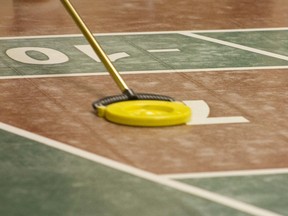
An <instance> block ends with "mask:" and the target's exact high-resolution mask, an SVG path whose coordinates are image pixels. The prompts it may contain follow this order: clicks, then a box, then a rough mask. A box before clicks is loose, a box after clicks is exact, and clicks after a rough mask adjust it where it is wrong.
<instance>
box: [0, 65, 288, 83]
mask: <svg viewBox="0 0 288 216" xmlns="http://www.w3.org/2000/svg"><path fill="white" fill-rule="evenodd" d="M277 69H278V70H281V69H288V66H263V67H229V68H200V69H179V70H178V69H177V70H151V71H120V73H121V74H159V73H198V72H222V71H231V72H233V73H237V71H245V70H247V71H248V70H277ZM103 75H105V76H106V75H109V73H108V72H90V73H72V74H43V75H22V76H19V75H15V76H0V80H1V79H2V80H5V79H33V78H54V77H81V76H103Z"/></svg>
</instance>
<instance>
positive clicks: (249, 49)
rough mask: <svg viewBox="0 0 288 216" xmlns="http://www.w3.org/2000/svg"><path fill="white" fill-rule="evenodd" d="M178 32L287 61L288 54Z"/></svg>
mask: <svg viewBox="0 0 288 216" xmlns="http://www.w3.org/2000/svg"><path fill="white" fill-rule="evenodd" d="M180 34H181V35H185V36H188V37H193V38H197V39H201V40H205V41H209V42H212V43H217V44H222V45H225V46H229V47H233V48H237V49H241V50H245V51H249V52H253V53H258V54H261V55H265V56H269V57H273V58H277V59H282V60H285V61H288V56H284V55H280V54H276V53H272V52H268V51H264V50H260V49H256V48H252V47H248V46H244V45H240V44H236V43H231V42H228V41H223V40H219V39H215V38H211V37H207V36H203V35H198V34H194V33H187V32H185V33H180Z"/></svg>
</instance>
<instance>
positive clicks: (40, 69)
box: [0, 30, 288, 76]
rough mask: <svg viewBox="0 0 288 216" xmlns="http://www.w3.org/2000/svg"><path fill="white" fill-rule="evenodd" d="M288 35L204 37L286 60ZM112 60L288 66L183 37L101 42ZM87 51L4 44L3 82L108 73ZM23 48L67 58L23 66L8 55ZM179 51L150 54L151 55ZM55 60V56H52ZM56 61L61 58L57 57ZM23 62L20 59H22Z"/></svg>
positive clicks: (136, 65)
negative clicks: (50, 51)
mask: <svg viewBox="0 0 288 216" xmlns="http://www.w3.org/2000/svg"><path fill="white" fill-rule="evenodd" d="M287 34H288V32H287V31H276V30H275V31H261V32H259V31H256V32H221V33H219V32H218V33H205V34H204V33H203V35H206V36H209V37H214V38H219V39H221V40H225V41H230V42H234V43H239V44H242V45H246V46H249V47H254V48H258V49H262V50H266V51H270V52H275V53H278V54H283V55H287V53H288V47H287V40H286V38H287V36H288V35H287ZM97 39H98V41H99V43H100V44H101V46H102V47H103V49H104V50H105V51H106V53H107V54H108V55H112V54H116V53H125V55H127V56H126V57H119V59H117V60H116V61H115V62H114V64H115V66H116V68H117V69H118V70H119V71H157V70H189V69H210V68H231V67H239V68H241V67H261V66H288V61H285V60H280V59H276V58H273V57H267V56H264V55H260V54H256V53H253V52H249V51H244V50H240V49H237V48H232V47H228V46H224V45H221V44H216V43H211V42H208V41H205V40H200V39H196V38H192V37H188V36H184V35H181V34H178V33H177V32H175V33H165V34H164V33H162V34H161V33H159V34H134V35H133V34H132V33H131V34H130V35H129V34H127V35H110V36H109V35H107V36H97ZM78 45H87V46H89V45H88V43H87V42H86V40H85V39H84V38H83V37H80V36H69V35H68V36H66V37H53V38H51V37H50V38H49V37H47V38H16V39H1V40H0V76H16V75H42V74H70V73H94V72H95V73H97V72H104V71H106V69H105V68H104V67H103V65H102V63H100V62H96V61H95V60H94V59H92V58H91V57H89V56H88V55H87V54H86V53H84V52H82V51H80V50H79V49H77V48H76V46H78ZM19 47H37V48H49V49H53V50H55V51H59V52H61V53H62V54H64V55H66V56H67V57H68V58H69V60H68V61H66V62H62V63H51V64H41V63H43V62H45V61H47V60H48V59H49V57H48V56H47V55H44V54H43V53H41V52H39V51H33V48H32V51H29V52H26V55H27V56H29V57H30V58H32V59H35V60H37V61H39V64H32V63H27V62H26V63H23V62H20V61H18V60H19V59H18V60H17V59H12V58H11V56H10V57H9V56H8V55H7V50H10V49H12V48H19ZM163 49H177V50H178V51H177V50H176V51H175V50H174V51H171V50H170V51H162V52H151V51H149V50H163ZM52 55H53V54H52ZM55 55H56V54H55ZM19 58H20V59H21V57H19Z"/></svg>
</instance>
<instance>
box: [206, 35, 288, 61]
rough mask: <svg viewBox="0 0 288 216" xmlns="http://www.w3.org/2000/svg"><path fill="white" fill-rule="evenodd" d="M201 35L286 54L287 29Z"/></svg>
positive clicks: (287, 47)
mask: <svg viewBox="0 0 288 216" xmlns="http://www.w3.org/2000/svg"><path fill="white" fill-rule="evenodd" d="M201 35H205V36H208V37H212V38H217V39H220V40H224V41H229V42H232V43H236V44H241V45H245V46H248V47H253V48H257V49H261V50H264V51H269V52H273V53H276V54H280V55H285V56H288V39H287V38H288V30H278V31H277V30H274V31H252V32H221V33H205V34H201Z"/></svg>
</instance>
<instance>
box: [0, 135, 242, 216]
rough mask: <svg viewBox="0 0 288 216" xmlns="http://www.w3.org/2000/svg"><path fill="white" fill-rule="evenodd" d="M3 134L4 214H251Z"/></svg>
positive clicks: (0, 198)
mask: <svg viewBox="0 0 288 216" xmlns="http://www.w3.org/2000/svg"><path fill="white" fill-rule="evenodd" d="M0 137H1V141H0V203H1V205H0V215H7V216H8V215H9V216H27V215H29V216H39V215H41V216H51V215H53V216H79V215H81V216H95V215H101V216H115V215H125V216H135V215H137V216H175V215H181V216H191V215H195V216H211V215H222V216H231V215H233V216H245V215H247V214H244V213H241V212H239V211H236V210H234V209H231V208H228V207H224V206H221V205H218V204H215V203H212V202H210V201H207V200H203V199H200V198H197V197H194V196H191V195H189V194H186V193H182V192H179V191H177V190H174V189H172V188H167V187H165V186H163V185H159V184H156V183H153V182H150V181H147V180H144V179H141V178H139V177H136V176H133V175H130V174H127V173H123V172H120V171H118V170H115V169H112V168H109V167H106V166H103V165H101V164H97V163H95V162H92V161H89V160H86V159H83V158H79V157H77V156H74V155H71V154H68V153H65V152H62V151H59V150H56V149H53V148H50V147H48V146H46V145H42V144H39V143H37V142H35V141H32V140H29V139H26V138H23V137H20V136H17V135H14V134H11V133H8V132H5V131H2V130H0Z"/></svg>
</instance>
